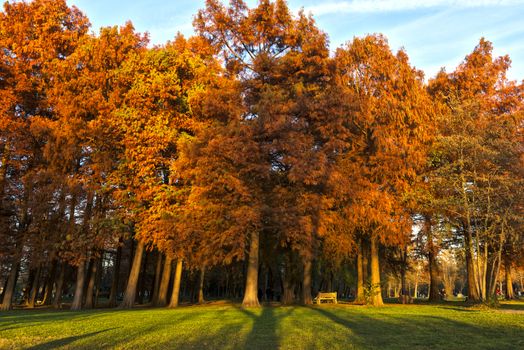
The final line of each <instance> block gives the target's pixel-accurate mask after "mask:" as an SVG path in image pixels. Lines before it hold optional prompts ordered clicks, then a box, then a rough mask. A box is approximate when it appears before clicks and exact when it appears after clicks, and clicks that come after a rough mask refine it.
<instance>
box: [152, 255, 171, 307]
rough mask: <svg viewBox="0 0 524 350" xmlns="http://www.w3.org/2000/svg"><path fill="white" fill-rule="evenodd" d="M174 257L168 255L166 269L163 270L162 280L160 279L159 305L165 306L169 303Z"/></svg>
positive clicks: (165, 263)
mask: <svg viewBox="0 0 524 350" xmlns="http://www.w3.org/2000/svg"><path fill="white" fill-rule="evenodd" d="M172 262H173V259H172V258H171V257H170V256H169V255H166V259H165V261H164V270H163V271H162V281H160V288H159V290H158V300H157V302H156V305H157V306H165V305H166V304H167V290H168V289H169V281H170V280H171V265H172Z"/></svg>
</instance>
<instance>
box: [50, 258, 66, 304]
mask: <svg viewBox="0 0 524 350" xmlns="http://www.w3.org/2000/svg"><path fill="white" fill-rule="evenodd" d="M66 266H67V265H66V264H65V263H62V264H61V266H60V273H59V274H58V279H57V281H56V292H55V298H54V300H53V307H54V308H55V309H60V308H61V307H62V303H61V302H62V289H63V286H64V275H65V269H66Z"/></svg>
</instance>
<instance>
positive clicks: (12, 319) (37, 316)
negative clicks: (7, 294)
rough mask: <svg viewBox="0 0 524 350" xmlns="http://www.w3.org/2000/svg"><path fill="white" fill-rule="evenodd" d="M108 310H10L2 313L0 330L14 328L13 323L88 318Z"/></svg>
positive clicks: (22, 323)
mask: <svg viewBox="0 0 524 350" xmlns="http://www.w3.org/2000/svg"><path fill="white" fill-rule="evenodd" d="M105 312H107V311H100V310H82V311H64V310H56V311H50V310H34V311H33V310H31V311H26V310H23V311H18V310H15V311H9V312H7V313H0V331H3V330H6V329H12V328H13V327H9V326H12V325H13V324H17V325H24V324H28V323H45V322H58V321H69V320H78V321H80V320H83V319H87V318H92V317H97V316H101V315H104V313H105Z"/></svg>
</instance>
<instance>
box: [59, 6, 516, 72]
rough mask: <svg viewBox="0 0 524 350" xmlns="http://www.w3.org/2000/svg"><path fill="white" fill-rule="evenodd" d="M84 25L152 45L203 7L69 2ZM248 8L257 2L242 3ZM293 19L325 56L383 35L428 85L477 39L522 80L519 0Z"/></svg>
mask: <svg viewBox="0 0 524 350" xmlns="http://www.w3.org/2000/svg"><path fill="white" fill-rule="evenodd" d="M68 3H69V4H70V5H76V6H77V7H78V8H80V9H81V10H82V11H83V12H84V13H85V14H86V15H87V16H88V17H89V19H90V20H91V23H92V24H93V30H95V31H97V30H98V28H99V27H101V26H107V25H116V24H118V25H119V24H123V23H125V21H127V20H131V21H132V22H133V24H134V25H135V28H136V29H137V30H138V31H141V32H145V31H147V32H149V33H150V36H151V41H152V43H154V44H162V43H164V42H166V41H167V40H170V39H172V38H173V37H174V36H175V34H176V33H177V32H178V31H180V32H182V33H183V34H185V35H191V34H192V33H193V30H192V25H191V22H192V18H193V15H194V14H195V13H196V12H197V11H198V9H200V8H202V7H203V6H204V3H205V1H204V0H172V1H160V0H149V1H145V0H133V1H129V0H128V1H124V0H68ZM247 3H248V4H249V5H251V6H254V5H256V3H257V1H256V0H248V1H247ZM288 4H289V6H290V8H291V9H293V10H294V11H295V12H296V11H298V10H299V9H300V8H302V7H303V8H304V9H305V11H306V12H308V13H309V12H311V13H312V14H313V16H314V18H315V19H316V21H317V23H318V25H319V27H320V28H321V29H322V30H324V31H325V32H327V34H328V35H329V38H330V43H331V45H330V46H331V49H335V48H337V47H338V46H340V45H342V44H343V43H344V42H346V41H348V40H350V39H351V38H353V37H354V36H362V35H365V34H367V33H383V34H385V35H386V36H387V37H388V39H389V42H390V45H391V47H392V48H393V49H395V50H396V49H398V48H400V47H404V48H405V49H406V51H407V53H408V55H409V57H410V59H411V62H412V64H413V65H414V66H416V67H417V68H419V69H422V70H424V72H426V76H427V77H432V76H433V75H434V74H436V72H438V70H439V68H440V67H446V69H447V70H448V71H451V70H453V69H454V68H455V67H456V66H457V64H458V63H460V61H461V60H462V59H463V58H464V56H465V55H467V54H468V53H469V52H471V51H472V50H473V48H474V47H475V45H476V44H477V43H478V40H479V39H480V37H482V36H484V37H485V38H486V39H488V40H490V41H492V42H493V44H494V48H495V50H494V52H495V54H496V55H504V54H509V55H510V57H511V59H512V61H513V64H512V68H511V70H510V72H509V77H510V78H511V79H516V80H519V81H520V80H522V79H524V0H477V1H474V0H324V1H318V0H288Z"/></svg>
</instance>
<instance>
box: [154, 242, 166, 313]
mask: <svg viewBox="0 0 524 350" xmlns="http://www.w3.org/2000/svg"><path fill="white" fill-rule="evenodd" d="M163 260H164V259H163V255H162V252H157V256H156V267H155V281H154V283H153V294H152V296H151V304H153V305H157V304H158V292H159V291H158V290H159V288H160V280H161V279H162V262H163Z"/></svg>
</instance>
